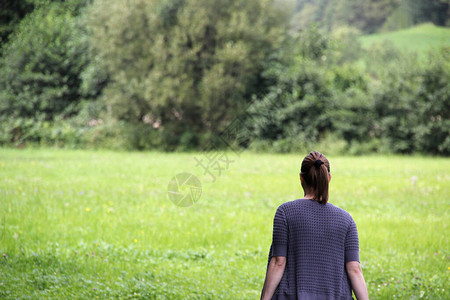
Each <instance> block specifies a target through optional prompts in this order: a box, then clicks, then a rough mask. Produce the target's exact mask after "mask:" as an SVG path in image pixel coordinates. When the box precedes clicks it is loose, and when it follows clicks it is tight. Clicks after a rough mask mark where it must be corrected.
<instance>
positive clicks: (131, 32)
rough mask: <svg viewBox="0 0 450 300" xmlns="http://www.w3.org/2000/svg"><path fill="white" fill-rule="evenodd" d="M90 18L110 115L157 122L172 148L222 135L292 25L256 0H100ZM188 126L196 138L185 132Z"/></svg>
mask: <svg viewBox="0 0 450 300" xmlns="http://www.w3.org/2000/svg"><path fill="white" fill-rule="evenodd" d="M118 11H120V13H117V12H118ZM89 24H90V29H91V30H92V33H93V37H92V43H93V45H94V46H95V47H96V49H97V50H98V52H99V53H100V56H101V58H102V60H103V62H104V66H105V68H107V70H108V74H109V76H110V77H111V79H112V80H111V84H109V85H108V88H107V90H106V92H105V101H106V102H107V103H108V105H110V106H111V109H112V115H113V116H114V117H116V118H118V119H119V120H124V121H127V122H129V123H130V124H135V125H136V128H137V130H140V129H138V128H143V127H145V126H147V127H149V128H151V126H154V127H156V124H159V125H157V127H158V132H160V135H161V137H162V139H163V143H164V145H165V147H166V149H167V150H173V149H175V148H177V147H178V145H180V144H181V141H182V140H183V143H184V142H186V141H189V142H188V143H189V144H192V143H194V142H193V141H194V140H196V139H197V138H198V137H199V136H200V135H202V134H217V133H218V132H219V131H220V130H221V129H223V128H224V127H225V125H226V123H227V122H228V121H229V120H230V119H231V118H233V116H235V115H236V114H239V113H240V112H241V111H242V110H243V108H244V107H245V106H246V103H247V102H248V99H250V96H251V95H252V94H255V93H261V92H263V91H264V89H265V88H266V87H265V86H264V85H263V84H262V81H261V78H260V74H261V72H263V71H264V65H265V63H266V62H267V61H268V59H269V55H270V54H271V53H272V52H273V51H275V50H276V49H277V48H278V47H279V46H280V45H281V42H282V41H283V38H284V29H285V27H286V21H285V19H284V18H283V14H282V13H281V12H279V11H278V10H276V9H275V8H274V7H272V5H271V3H270V1H263V2H261V1H256V0H252V1H241V0H234V1H208V2H205V1H200V0H187V1H181V0H180V1H150V2H149V1H135V2H129V1H113V2H111V1H97V2H95V3H94V5H93V6H92V8H91V9H90V21H89ZM143 124H144V125H143ZM186 127H187V128H190V132H191V133H190V135H197V137H195V136H194V137H192V138H186V136H184V137H183V134H184V133H185V129H186ZM149 130H152V129H149Z"/></svg>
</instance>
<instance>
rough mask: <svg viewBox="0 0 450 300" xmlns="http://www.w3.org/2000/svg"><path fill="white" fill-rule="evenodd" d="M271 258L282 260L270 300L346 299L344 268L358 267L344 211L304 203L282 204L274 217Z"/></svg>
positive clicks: (354, 231)
mask: <svg viewBox="0 0 450 300" xmlns="http://www.w3.org/2000/svg"><path fill="white" fill-rule="evenodd" d="M272 256H285V257H286V268H285V271H284V274H283V277H282V279H281V281H280V284H279V285H278V288H277V289H276V291H275V294H274V296H273V298H272V299H307V300H310V299H311V300H313V299H314V300H322V299H327V300H328V299H346V300H347V299H352V290H351V285H350V280H349V278H348V275H347V271H346V268H345V263H346V262H349V261H359V241H358V232H357V229H356V224H355V222H354V221H353V218H352V217H351V215H350V214H349V213H348V212H346V211H345V210H343V209H341V208H338V207H336V206H334V205H332V204H331V203H327V204H326V205H322V204H319V203H318V202H317V201H313V200H307V199H298V200H294V201H290V202H286V203H283V204H282V205H280V206H279V207H278V209H277V211H276V213H275V217H274V222H273V239H272V245H271V246H270V252H269V261H270V259H271V257H272Z"/></svg>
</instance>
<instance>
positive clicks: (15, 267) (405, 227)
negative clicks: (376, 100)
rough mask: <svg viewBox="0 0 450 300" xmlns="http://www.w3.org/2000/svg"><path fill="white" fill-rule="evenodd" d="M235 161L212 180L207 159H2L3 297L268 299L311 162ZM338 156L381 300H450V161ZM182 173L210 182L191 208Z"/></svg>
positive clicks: (340, 189)
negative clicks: (177, 184) (180, 196)
mask: <svg viewBox="0 0 450 300" xmlns="http://www.w3.org/2000/svg"><path fill="white" fill-rule="evenodd" d="M228 155H229V158H230V159H232V160H233V162H231V163H230V164H229V167H228V169H226V170H222V174H220V176H219V174H217V173H215V175H216V177H217V178H216V181H215V182H212V180H211V177H210V176H209V175H208V174H203V171H202V169H201V168H199V167H197V166H196V161H195V159H194V158H195V157H196V158H204V156H203V154H201V153H190V154H186V153H184V154H180V153H178V154H173V153H172V154H165V153H152V152H149V153H139V152H132V153H128V152H108V151H68V150H54V149H40V150H31V149H26V150H13V149H0V251H1V252H0V255H3V254H5V257H0V298H58V299H61V298H89V299H92V298H94V299H95V298H97V297H98V298H100V299H102V298H146V299H148V298H150V299H221V298H223V299H259V292H260V290H261V288H262V284H263V280H264V275H265V270H266V264H267V253H268V250H269V246H270V242H271V230H272V219H273V215H274V213H275V209H276V207H277V206H278V205H280V204H281V203H283V202H286V201H290V200H293V199H296V198H299V197H301V195H302V193H301V189H300V186H299V183H298V171H299V166H300V162H301V159H302V156H303V154H302V155H275V154H252V153H244V154H243V155H241V157H237V156H236V155H235V154H233V153H228ZM329 159H330V161H331V167H332V174H333V178H332V181H331V190H330V193H331V200H330V202H332V203H333V204H335V205H337V206H339V207H342V208H344V209H346V210H347V211H348V212H350V213H351V214H352V215H353V217H354V219H355V221H356V223H357V225H358V230H359V237H360V247H361V253H360V257H361V261H362V266H363V271H364V275H365V277H366V281H367V283H368V288H369V292H370V295H371V298H372V299H394V298H403V299H419V298H423V299H427V298H428V299H449V298H450V291H449V289H450V280H449V278H450V276H449V275H450V261H449V259H450V253H449V250H450V249H449V240H448V232H449V228H448V220H449V205H450V171H449V170H450V160H449V159H447V158H432V157H401V156H368V157H329ZM223 167H225V166H224V165H223ZM180 172H191V173H193V174H195V175H197V176H198V177H199V179H200V180H201V182H202V185H203V186H202V187H203V194H202V197H201V199H200V200H199V201H198V202H197V203H196V204H194V205H193V206H191V207H188V208H182V207H178V206H175V205H174V204H173V203H172V202H170V201H169V200H168V198H167V185H168V182H169V181H170V179H171V178H172V177H173V176H174V175H175V174H177V173H180ZM413 176H416V177H417V182H415V184H413V183H412V180H411V178H412V177H413ZM394 296H395V297H394Z"/></svg>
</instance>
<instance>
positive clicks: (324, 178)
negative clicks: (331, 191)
mask: <svg viewBox="0 0 450 300" xmlns="http://www.w3.org/2000/svg"><path fill="white" fill-rule="evenodd" d="M300 177H301V183H302V187H303V190H304V191H305V193H308V194H311V195H313V199H314V200H316V201H318V202H319V203H320V204H326V203H327V202H328V184H329V181H330V178H331V177H330V163H329V162H328V159H327V158H326V157H325V155H323V154H322V153H319V152H317V151H314V152H311V153H309V154H308V155H307V156H306V157H305V158H304V159H303V162H302V168H301V172H300Z"/></svg>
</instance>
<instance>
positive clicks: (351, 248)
mask: <svg viewBox="0 0 450 300" xmlns="http://www.w3.org/2000/svg"><path fill="white" fill-rule="evenodd" d="M349 261H358V262H359V239H358V230H357V228H356V224H355V221H354V220H353V219H352V221H351V223H350V225H349V227H348V230H347V235H346V237H345V262H349Z"/></svg>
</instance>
